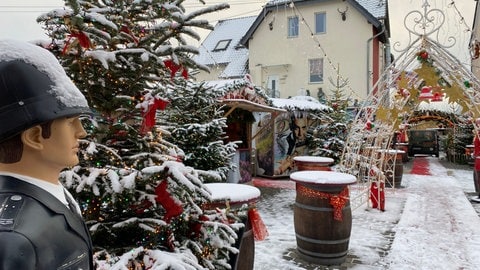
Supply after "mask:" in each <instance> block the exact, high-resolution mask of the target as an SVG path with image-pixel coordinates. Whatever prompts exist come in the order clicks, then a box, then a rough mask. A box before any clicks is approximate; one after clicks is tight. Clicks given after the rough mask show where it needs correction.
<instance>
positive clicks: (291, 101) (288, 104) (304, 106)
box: [271, 96, 332, 111]
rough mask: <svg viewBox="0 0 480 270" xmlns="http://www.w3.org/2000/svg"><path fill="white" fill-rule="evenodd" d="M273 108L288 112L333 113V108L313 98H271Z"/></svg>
mask: <svg viewBox="0 0 480 270" xmlns="http://www.w3.org/2000/svg"><path fill="white" fill-rule="evenodd" d="M271 100H272V103H273V106H274V107H277V108H282V109H286V110H305V111H307V110H319V111H331V110H332V108H330V107H329V106H327V105H325V104H322V103H321V102H320V101H318V100H317V99H315V98H314V97H311V96H294V97H291V98H271Z"/></svg>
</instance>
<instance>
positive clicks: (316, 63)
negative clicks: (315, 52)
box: [308, 58, 323, 83]
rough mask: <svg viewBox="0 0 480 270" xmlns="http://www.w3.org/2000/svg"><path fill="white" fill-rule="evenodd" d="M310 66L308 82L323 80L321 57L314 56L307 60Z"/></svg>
mask: <svg viewBox="0 0 480 270" xmlns="http://www.w3.org/2000/svg"><path fill="white" fill-rule="evenodd" d="M308 64H309V66H310V82H311V83H321V82H323V58H316V59H310V60H308Z"/></svg>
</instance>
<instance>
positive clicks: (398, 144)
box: [395, 143, 409, 163]
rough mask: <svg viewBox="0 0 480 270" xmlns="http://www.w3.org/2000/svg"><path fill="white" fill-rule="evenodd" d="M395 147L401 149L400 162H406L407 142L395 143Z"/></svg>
mask: <svg viewBox="0 0 480 270" xmlns="http://www.w3.org/2000/svg"><path fill="white" fill-rule="evenodd" d="M395 149H397V150H401V151H403V153H402V155H401V156H402V162H403V163H406V162H408V160H409V159H408V143H396V144H395Z"/></svg>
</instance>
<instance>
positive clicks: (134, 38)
mask: <svg viewBox="0 0 480 270" xmlns="http://www.w3.org/2000/svg"><path fill="white" fill-rule="evenodd" d="M120 32H123V33H125V34H127V35H129V36H130V37H131V38H132V39H133V41H134V42H135V43H136V44H138V38H137V37H136V36H135V35H134V34H133V33H132V31H130V29H129V28H128V26H126V25H122V27H121V28H120Z"/></svg>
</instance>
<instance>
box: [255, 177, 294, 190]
mask: <svg viewBox="0 0 480 270" xmlns="http://www.w3.org/2000/svg"><path fill="white" fill-rule="evenodd" d="M252 182H253V185H254V186H256V187H269V188H283V189H295V182H293V181H290V180H285V179H281V180H280V179H278V180H273V179H267V178H261V177H254V178H253V181H252Z"/></svg>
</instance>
